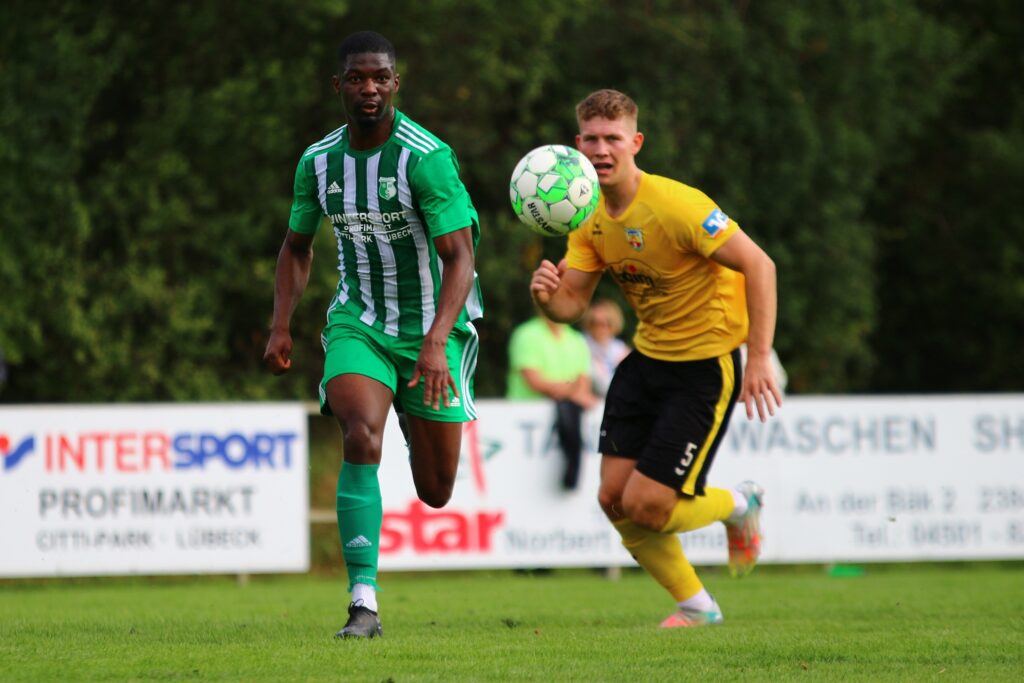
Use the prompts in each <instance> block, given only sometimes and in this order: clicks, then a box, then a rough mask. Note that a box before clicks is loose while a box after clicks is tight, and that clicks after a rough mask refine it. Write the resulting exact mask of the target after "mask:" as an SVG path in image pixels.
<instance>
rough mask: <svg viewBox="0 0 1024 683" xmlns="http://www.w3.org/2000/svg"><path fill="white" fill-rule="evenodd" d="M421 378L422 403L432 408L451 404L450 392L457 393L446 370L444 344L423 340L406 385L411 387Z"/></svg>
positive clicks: (452, 380)
mask: <svg viewBox="0 0 1024 683" xmlns="http://www.w3.org/2000/svg"><path fill="white" fill-rule="evenodd" d="M421 377H422V378H423V405H425V406H431V407H432V408H433V409H434V410H440V408H441V404H442V403H444V407H445V408H448V407H450V406H451V395H450V394H449V393H448V390H449V389H451V394H454V395H455V396H458V395H459V390H458V387H457V386H456V385H455V380H454V379H453V378H452V374H451V372H449V370H448V357H447V356H446V355H445V344H444V343H443V342H442V343H437V342H431V341H430V340H429V339H424V340H423V348H422V349H420V355H419V357H418V358H417V359H416V367H415V369H414V370H413V373H412V379H411V380H409V384H408V387H409V388H410V389H412V388H413V387H415V386H416V384H417V383H418V382H419V381H420V378H421Z"/></svg>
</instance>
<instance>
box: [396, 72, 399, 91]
mask: <svg viewBox="0 0 1024 683" xmlns="http://www.w3.org/2000/svg"><path fill="white" fill-rule="evenodd" d="M398 81H399V76H398V74H397V73H396V74H395V92H398Z"/></svg>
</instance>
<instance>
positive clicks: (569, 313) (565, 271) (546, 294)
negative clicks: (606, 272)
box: [530, 259, 601, 323]
mask: <svg viewBox="0 0 1024 683" xmlns="http://www.w3.org/2000/svg"><path fill="white" fill-rule="evenodd" d="M600 279H601V271H597V272H593V273H588V272H585V271H582V270H576V269H575V268H569V267H568V266H567V265H566V261H565V259H562V260H561V261H559V263H558V265H557V266H556V265H555V264H554V263H552V262H551V261H548V260H546V259H545V260H543V261H541V262H540V266H539V267H538V268H537V270H535V271H533V277H532V278H531V279H530V295H531V296H532V297H533V301H534V302H535V303H536V304H537V307H538V308H540V310H541V311H542V312H543V313H544V315H545V316H547V317H548V318H549V319H551V320H554V321H555V322H560V323H573V322H576V321H577V320H579V319H580V318H581V317H583V313H584V312H585V311H586V310H587V306H589V305H590V299H591V298H592V297H593V296H594V290H595V289H597V283H598V281H600Z"/></svg>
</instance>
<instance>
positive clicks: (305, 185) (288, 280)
mask: <svg viewBox="0 0 1024 683" xmlns="http://www.w3.org/2000/svg"><path fill="white" fill-rule="evenodd" d="M307 166H308V164H306V163H305V162H304V160H301V159H300V160H299V165H298V168H296V169H295V185H294V194H293V200H292V211H291V217H290V218H289V219H288V234H287V235H285V238H284V244H282V245H281V251H279V252H278V254H277V269H276V271H275V275H274V317H273V320H272V321H271V323H270V339H269V340H267V348H266V350H265V351H264V352H263V362H264V363H266V365H267V367H268V368H269V369H270V371H271V372H272V373H274V374H275V375H280V374H282V373H285V372H287V371H288V369H289V368H291V366H292V361H291V355H292V334H291V320H292V313H293V312H294V311H295V307H296V306H297V305H298V303H299V299H300V298H302V293H303V292H304V291H306V284H307V283H308V282H309V271H310V267H311V266H312V265H313V237H314V236H315V235H316V230H317V227H318V226H319V225H320V221H321V220H322V219H323V210H322V208H321V205H320V202H319V200H318V198H317V190H316V181H315V180H314V179H313V178H310V171H309V168H308V167H307Z"/></svg>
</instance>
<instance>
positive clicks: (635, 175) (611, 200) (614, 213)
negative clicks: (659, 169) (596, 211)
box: [601, 168, 643, 218]
mask: <svg viewBox="0 0 1024 683" xmlns="http://www.w3.org/2000/svg"><path fill="white" fill-rule="evenodd" d="M642 176H643V171H641V170H640V169H639V168H634V169H633V171H632V172H631V173H629V174H628V175H627V176H626V178H624V179H623V180H622V182H619V183H615V184H614V185H612V186H610V187H602V188H601V192H602V193H604V210H605V211H607V212H608V215H609V216H610V217H611V218H618V217H619V216H621V215H622V213H623V212H625V210H626V209H628V208H629V205H630V204H632V203H633V199H634V198H635V197H636V193H637V192H639V191H640V178H641V177H642Z"/></svg>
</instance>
